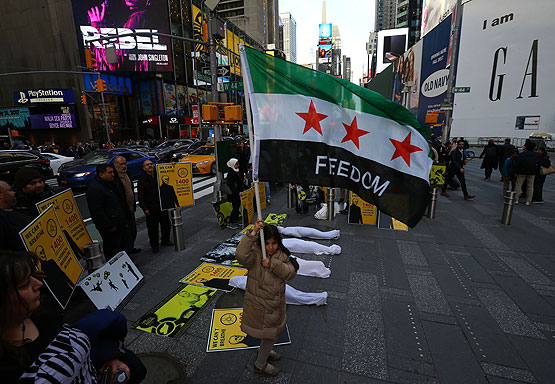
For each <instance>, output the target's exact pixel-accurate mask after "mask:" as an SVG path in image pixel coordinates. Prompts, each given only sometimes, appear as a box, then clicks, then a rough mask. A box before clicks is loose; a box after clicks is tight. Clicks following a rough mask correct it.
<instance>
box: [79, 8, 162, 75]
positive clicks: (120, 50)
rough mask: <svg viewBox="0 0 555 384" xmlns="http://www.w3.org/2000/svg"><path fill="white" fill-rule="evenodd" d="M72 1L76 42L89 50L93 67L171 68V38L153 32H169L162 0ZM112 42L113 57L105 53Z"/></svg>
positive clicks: (131, 70)
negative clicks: (93, 59) (93, 61)
mask: <svg viewBox="0 0 555 384" xmlns="http://www.w3.org/2000/svg"><path fill="white" fill-rule="evenodd" d="M72 4H73V15H74V19H75V26H76V30H77V34H78V41H79V44H80V46H81V47H82V48H83V49H85V48H89V49H90V50H91V54H92V56H93V58H95V59H96V68H95V69H97V70H100V71H129V72H138V71H152V72H160V71H172V70H173V67H172V54H171V41H170V39H169V38H167V37H159V36H157V35H156V33H163V34H170V29H169V17H168V6H167V2H166V1H165V0H125V1H122V0H72ZM115 35H126V36H120V37H113V36H115ZM112 44H113V45H114V47H115V52H116V55H115V57H110V56H111V55H107V52H110V51H107V50H106V48H108V47H110V46H111V45H112ZM83 58H84V54H83ZM83 64H84V63H83Z"/></svg>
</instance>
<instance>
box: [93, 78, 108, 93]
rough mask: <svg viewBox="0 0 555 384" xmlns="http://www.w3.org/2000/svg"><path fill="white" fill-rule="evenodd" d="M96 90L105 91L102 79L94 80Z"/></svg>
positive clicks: (104, 83)
mask: <svg viewBox="0 0 555 384" xmlns="http://www.w3.org/2000/svg"><path fill="white" fill-rule="evenodd" d="M94 84H95V88H96V92H105V91H106V82H105V81H104V80H102V79H98V80H96V81H95V82H94Z"/></svg>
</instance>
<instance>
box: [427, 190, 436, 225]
mask: <svg viewBox="0 0 555 384" xmlns="http://www.w3.org/2000/svg"><path fill="white" fill-rule="evenodd" d="M437 191H438V189H437V188H432V191H431V192H430V202H429V203H428V214H427V216H428V218H430V219H434V218H435V217H436V208H437V195H438V193H437Z"/></svg>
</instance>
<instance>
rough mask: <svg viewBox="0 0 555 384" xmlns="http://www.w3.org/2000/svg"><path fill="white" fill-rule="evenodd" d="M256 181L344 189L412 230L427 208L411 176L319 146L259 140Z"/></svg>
mask: <svg viewBox="0 0 555 384" xmlns="http://www.w3.org/2000/svg"><path fill="white" fill-rule="evenodd" d="M259 147H260V157H259V167H258V175H259V179H260V180H261V181H273V182H284V183H292V184H299V185H304V186H307V185H318V186H324V187H341V188H347V189H349V190H351V191H353V192H355V193H356V194H357V195H359V196H360V197H361V198H362V199H364V200H365V201H366V202H368V203H370V204H374V205H376V206H377V207H378V208H379V209H380V210H381V211H383V212H385V213H387V214H388V215H391V216H393V217H394V218H396V219H397V220H399V221H401V222H403V223H405V224H407V225H408V226H409V227H411V228H413V227H414V226H415V225H416V224H417V223H418V221H419V220H420V219H421V218H422V215H423V214H424V211H425V210H426V207H427V205H428V200H429V196H430V187H429V185H428V183H427V182H426V181H425V180H423V179H421V178H418V177H416V176H412V175H409V174H407V173H404V172H401V171H398V170H396V169H393V168H390V167H387V166H385V165H382V164H380V163H377V162H375V161H372V160H369V159H367V158H364V157H359V156H356V155H354V154H353V153H351V152H349V151H347V150H345V149H343V148H338V147H331V146H328V145H326V144H325V143H322V142H310V141H288V140H261V141H260V146H259Z"/></svg>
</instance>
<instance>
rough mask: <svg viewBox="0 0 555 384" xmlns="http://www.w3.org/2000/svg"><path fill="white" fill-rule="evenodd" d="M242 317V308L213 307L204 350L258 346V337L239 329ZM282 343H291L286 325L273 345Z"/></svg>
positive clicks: (228, 349) (230, 349)
mask: <svg viewBox="0 0 555 384" xmlns="http://www.w3.org/2000/svg"><path fill="white" fill-rule="evenodd" d="M242 318H243V308H224V309H213V310H212V321H211V322H210V334H209V337H208V344H207V345H206V352H218V351H233V350H238V349H250V348H258V347H259V346H260V339H256V338H254V337H251V336H249V335H247V334H246V333H245V332H243V331H242V330H241V320H242ZM284 344H291V338H290V337H289V329H288V328H287V326H285V329H284V330H283V332H281V333H280V334H279V336H278V339H277V341H276V342H275V344H274V345H284Z"/></svg>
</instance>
